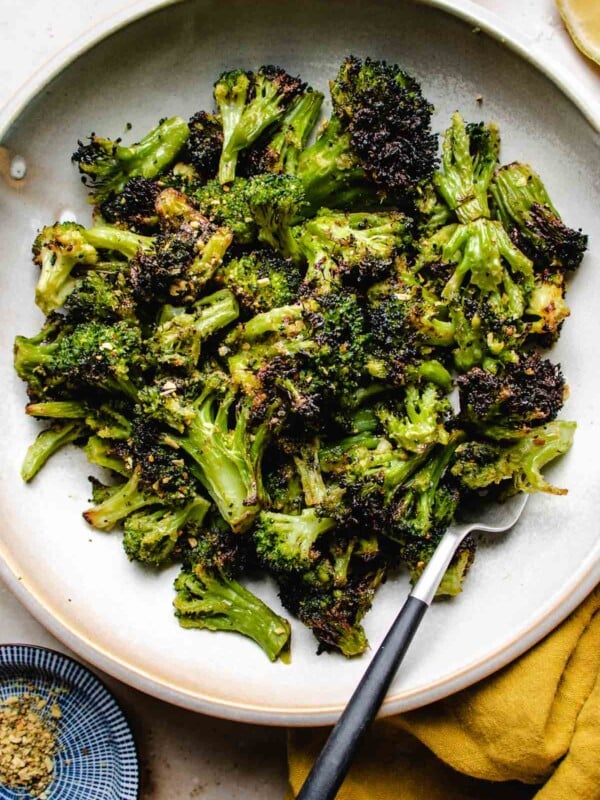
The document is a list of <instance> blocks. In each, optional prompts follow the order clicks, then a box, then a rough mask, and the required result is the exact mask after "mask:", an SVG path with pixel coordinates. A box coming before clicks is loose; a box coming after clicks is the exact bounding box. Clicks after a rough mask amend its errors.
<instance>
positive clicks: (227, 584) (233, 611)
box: [173, 564, 291, 661]
mask: <svg viewBox="0 0 600 800" xmlns="http://www.w3.org/2000/svg"><path fill="white" fill-rule="evenodd" d="M175 589H176V591H177V595H176V597H175V600H174V602H173V605H174V606H175V615H176V616H177V618H178V620H179V624H180V625H181V626H182V627H183V628H205V629H208V630H211V631H236V632H237V633H241V634H242V635H243V636H247V637H248V638H250V639H252V640H253V641H255V642H256V643H257V644H258V645H259V646H260V647H261V648H262V649H263V650H264V652H265V653H266V654H267V656H268V657H269V659H270V660H271V661H276V660H277V659H278V658H281V659H282V660H285V658H286V653H287V650H288V647H289V641H290V636H291V630H290V625H289V623H288V621H287V620H286V619H284V618H283V617H280V616H279V615H278V614H276V613H275V612H274V611H272V610H271V609H270V608H269V607H268V606H267V605H266V604H265V603H263V601H262V600H260V599H259V598H258V597H256V595H254V594H252V592H250V591H249V590H248V589H246V588H245V587H244V586H242V585H241V584H240V583H238V582H237V581H236V580H233V579H232V578H228V577H227V576H226V575H225V574H224V573H223V572H222V571H221V570H219V569H215V570H212V571H209V570H208V569H206V568H205V567H203V566H201V565H200V564H196V565H195V567H194V568H193V571H192V572H182V573H181V574H180V575H179V576H178V578H177V579H176V581H175Z"/></svg>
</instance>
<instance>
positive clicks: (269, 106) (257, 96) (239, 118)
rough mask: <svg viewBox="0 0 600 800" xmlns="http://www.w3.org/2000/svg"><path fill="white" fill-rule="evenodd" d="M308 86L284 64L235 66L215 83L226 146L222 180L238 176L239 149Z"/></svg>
mask: <svg viewBox="0 0 600 800" xmlns="http://www.w3.org/2000/svg"><path fill="white" fill-rule="evenodd" d="M305 88H306V86H305V84H303V83H302V82H301V81H300V79H299V78H293V77H292V76H291V75H288V73H287V72H286V71H285V70H284V69H281V67H274V66H265V67H261V68H260V69H259V70H258V72H255V73H251V72H243V71H242V70H233V71H231V72H225V73H223V74H222V75H221V77H220V78H219V79H218V80H217V82H216V83H215V87H214V96H215V101H216V104H217V108H218V109H219V113H220V115H221V123H222V126H223V150H222V153H221V160H220V163H219V180H220V182H221V183H229V182H230V181H232V180H233V179H234V178H235V171H236V165H237V159H238V155H239V153H240V151H242V150H244V149H245V148H247V147H249V146H250V145H251V144H252V143H253V142H255V141H256V140H257V139H258V137H259V136H260V135H261V133H262V132H263V131H265V130H266V129H267V128H268V127H270V126H271V125H273V124H274V123H275V122H277V121H279V120H280V118H281V117H282V115H283V114H284V113H285V111H286V109H287V108H288V107H289V105H290V103H291V102H292V101H293V100H294V98H295V97H297V96H298V95H299V94H301V93H302V92H303V91H304V89H305Z"/></svg>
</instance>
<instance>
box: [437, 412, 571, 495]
mask: <svg viewBox="0 0 600 800" xmlns="http://www.w3.org/2000/svg"><path fill="white" fill-rule="evenodd" d="M575 428H576V424H575V423H574V422H566V421H564V420H554V422H548V423H547V424H546V425H542V426H541V427H538V428H533V429H532V430H530V431H528V432H527V433H525V434H524V435H523V436H521V437H520V438H519V439H517V440H516V441H515V442H511V443H508V444H501V443H498V442H494V443H490V442H477V441H473V442H465V443H463V444H462V445H460V447H458V448H457V450H456V459H455V461H454V464H453V465H452V474H453V475H455V476H456V477H457V478H458V479H459V480H460V481H461V483H462V484H463V486H465V487H466V488H467V489H469V490H474V491H479V490H481V489H486V488H488V487H493V486H495V485H498V484H500V485H501V487H504V488H506V489H507V491H508V492H509V493H511V494H514V493H515V492H549V493H550V494H566V493H567V490H566V489H561V488H559V487H557V486H553V485H552V484H551V483H549V482H548V481H547V480H546V479H545V478H544V476H543V475H542V469H543V468H544V467H545V466H546V464H548V463H549V462H550V461H553V460H554V459H555V458H558V457H559V456H561V455H564V454H565V453H566V452H568V450H569V449H570V447H571V445H572V443H573V435H574V433H575Z"/></svg>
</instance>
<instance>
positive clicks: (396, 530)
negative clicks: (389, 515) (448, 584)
mask: <svg viewBox="0 0 600 800" xmlns="http://www.w3.org/2000/svg"><path fill="white" fill-rule="evenodd" d="M463 438H464V434H463V432H462V431H453V432H452V434H451V435H450V437H449V439H448V442H447V444H445V445H441V446H440V445H438V446H437V448H436V449H435V450H434V451H433V452H432V453H431V455H430V458H429V459H428V461H427V462H426V463H425V464H424V465H423V466H422V467H421V468H420V469H419V470H418V472H415V473H414V474H413V475H412V477H411V478H410V479H409V480H408V481H407V482H405V484H404V486H403V488H402V491H401V493H398V494H397V495H396V497H395V499H394V509H393V516H394V526H393V528H392V529H391V530H390V532H389V534H388V535H389V536H390V538H392V539H394V540H396V541H400V542H403V541H404V542H406V541H410V540H411V539H415V538H416V539H429V538H431V536H433V535H435V534H440V533H443V532H444V531H445V529H446V528H447V527H448V525H449V524H450V522H451V521H452V519H453V517H454V513H455V511H456V508H457V506H458V501H459V499H460V497H459V495H458V493H457V492H456V491H455V490H454V488H453V487H452V486H448V485H446V484H445V483H444V482H443V478H444V475H445V473H446V471H447V468H448V464H449V463H450V461H451V460H452V457H453V455H454V451H455V450H456V448H457V446H458V444H459V443H460V441H461V440H462V439H463Z"/></svg>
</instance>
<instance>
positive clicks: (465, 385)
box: [457, 354, 567, 431]
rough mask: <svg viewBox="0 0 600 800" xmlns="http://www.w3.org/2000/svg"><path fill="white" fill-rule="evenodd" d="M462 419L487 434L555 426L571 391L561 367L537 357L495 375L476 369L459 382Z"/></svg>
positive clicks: (463, 376)
mask: <svg viewBox="0 0 600 800" xmlns="http://www.w3.org/2000/svg"><path fill="white" fill-rule="evenodd" d="M457 384H458V390H459V395H460V408H461V415H462V416H463V418H464V419H465V421H466V422H468V423H472V424H474V425H476V426H477V427H478V428H480V429H482V430H483V431H485V430H486V428H488V427H492V426H497V427H498V428H499V429H500V430H502V428H506V429H508V430H510V429H519V428H522V429H527V428H530V427H536V426H539V425H544V424H546V423H548V422H551V421H552V420H553V419H555V417H556V416H557V414H558V412H559V411H560V409H561V408H562V406H563V403H564V401H565V398H566V394H567V387H566V384H565V380H564V377H563V374H562V371H561V368H560V365H558V364H553V363H552V362H551V361H549V360H548V359H543V358H540V356H539V355H537V354H532V355H529V356H526V357H524V358H523V359H522V360H521V361H519V362H518V363H517V364H507V365H506V367H505V368H504V370H502V371H500V372H498V373H496V374H494V373H491V372H488V371H486V370H483V369H481V368H480V367H474V368H473V369H471V370H469V371H468V372H467V373H465V374H463V375H460V376H459V377H458V379H457Z"/></svg>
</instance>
